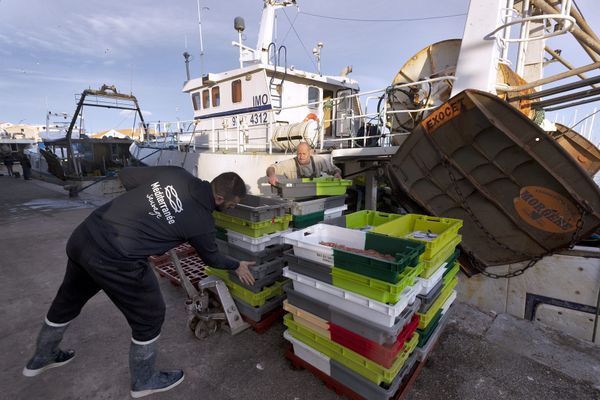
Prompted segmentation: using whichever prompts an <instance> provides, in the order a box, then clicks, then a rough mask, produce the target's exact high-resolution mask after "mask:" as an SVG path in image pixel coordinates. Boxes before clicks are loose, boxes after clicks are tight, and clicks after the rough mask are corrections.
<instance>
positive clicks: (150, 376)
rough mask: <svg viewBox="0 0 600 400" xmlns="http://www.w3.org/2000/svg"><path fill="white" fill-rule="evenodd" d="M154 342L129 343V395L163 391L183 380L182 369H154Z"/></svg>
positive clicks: (136, 396) (137, 395)
mask: <svg viewBox="0 0 600 400" xmlns="http://www.w3.org/2000/svg"><path fill="white" fill-rule="evenodd" d="M155 361H156V342H151V343H148V344H136V343H133V342H132V343H131V348H130V350H129V371H130V373H131V397H133V398H139V397H143V396H147V395H149V394H152V393H158V392H165V391H167V390H170V389H172V388H174V387H175V386H177V385H179V384H180V383H181V382H183V378H184V376H185V375H184V373H183V371H182V370H179V369H178V370H173V371H155V370H154V362H155Z"/></svg>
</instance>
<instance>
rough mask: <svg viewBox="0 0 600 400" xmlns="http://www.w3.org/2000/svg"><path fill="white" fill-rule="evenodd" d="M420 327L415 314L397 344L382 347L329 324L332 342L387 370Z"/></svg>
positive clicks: (401, 333) (399, 336)
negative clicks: (405, 343)
mask: <svg viewBox="0 0 600 400" xmlns="http://www.w3.org/2000/svg"><path fill="white" fill-rule="evenodd" d="M418 326H419V316H418V315H417V314H415V315H414V316H413V318H412V319H411V320H410V322H409V323H408V324H407V325H406V326H405V327H404V329H402V331H401V332H400V334H399V335H398V338H397V340H396V342H395V343H394V344H393V345H391V346H385V345H381V344H379V343H377V342H374V341H372V340H369V339H366V338H365V337H363V336H360V335H357V334H356V333H354V332H352V331H349V330H347V329H345V328H342V327H341V326H339V325H335V324H332V323H329V332H330V333H331V340H332V341H334V342H336V343H338V344H341V345H342V346H344V347H347V348H349V349H350V350H352V351H355V352H357V353H358V354H360V355H362V356H364V357H366V358H368V359H369V360H373V361H375V362H376V363H378V364H380V365H383V366H384V367H386V368H391V367H392V364H394V360H395V359H396V356H397V355H398V353H399V352H400V350H402V347H403V346H404V342H406V340H407V339H409V338H410V337H411V336H412V335H413V333H414V332H415V331H416V330H417V327H418Z"/></svg>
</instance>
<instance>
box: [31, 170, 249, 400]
mask: <svg viewBox="0 0 600 400" xmlns="http://www.w3.org/2000/svg"><path fill="white" fill-rule="evenodd" d="M119 177H120V179H121V181H122V182H123V185H124V186H125V189H126V190H127V192H126V193H124V194H122V195H121V196H119V197H117V198H115V199H114V200H112V201H111V202H109V203H107V204H105V205H103V206H102V207H100V208H98V209H97V210H95V211H94V212H93V213H92V214H91V215H90V216H89V217H87V218H86V219H85V221H83V222H82V223H81V224H80V225H79V226H78V227H77V228H76V229H75V231H74V232H73V234H72V235H71V237H70V239H69V241H68V243H67V256H68V262H67V271H66V274H65V277H64V280H63V283H62V285H61V287H60V288H59V290H58V293H57V295H56V297H55V299H54V301H53V302H52V305H51V306H50V310H49V311H48V314H47V315H46V319H45V322H44V324H43V326H42V329H41V331H40V333H39V336H38V339H37V343H36V351H35V355H34V356H33V357H32V358H31V360H29V362H28V363H27V366H26V367H25V368H24V369H23V374H24V375H25V376H36V375H38V374H40V373H41V372H43V371H44V370H46V369H49V368H54V367H59V366H62V365H64V364H66V363H68V362H69V361H71V359H72V358H73V356H74V355H75V353H74V351H72V350H67V351H63V350H60V349H59V347H58V346H59V344H60V342H61V340H62V337H63V333H64V332H65V330H66V329H67V326H68V324H69V323H70V322H71V321H72V320H73V319H74V318H75V317H77V315H79V313H80V312H81V309H82V307H83V306H84V305H85V303H86V302H87V301H88V300H89V299H91V298H92V297H93V296H94V295H95V294H96V293H98V292H99V291H100V290H104V292H105V293H106V294H107V296H108V297H109V298H110V299H111V300H112V302H113V303H114V304H115V305H116V306H117V307H118V308H119V310H120V311H121V312H122V313H123V314H124V315H125V318H126V319H127V322H128V323H129V325H130V327H131V331H132V339H131V341H132V343H131V347H130V353H129V368H130V373H131V395H132V396H133V397H136V398H137V397H142V396H146V395H148V394H151V393H155V392H162V391H165V390H169V389H171V388H172V387H174V386H176V385H177V384H179V383H180V382H181V381H183V378H184V373H183V371H181V370H173V371H156V370H155V369H154V361H155V359H156V340H157V339H158V337H159V334H160V330H161V327H162V324H163V321H164V317H165V303H164V301H163V298H162V294H161V292H160V287H159V285H158V281H157V279H156V276H155V275H154V272H153V271H152V269H151V268H150V266H149V265H148V263H147V261H146V260H147V258H148V256H150V255H153V254H162V253H164V252H166V251H168V250H169V249H171V248H173V247H175V246H177V245H179V244H181V243H184V242H186V241H187V242H189V243H190V244H191V245H192V246H193V247H194V248H195V249H196V250H197V252H198V254H199V255H200V257H201V258H202V259H203V260H204V262H205V263H206V264H207V265H210V266H213V267H217V268H224V269H231V270H235V272H236V274H237V275H238V276H239V278H240V279H241V280H242V282H244V283H246V284H249V285H251V284H253V283H254V278H253V276H252V273H251V272H250V270H249V268H248V267H249V266H251V265H253V264H254V263H252V262H247V261H240V262H238V261H234V260H232V259H229V258H226V257H224V256H222V255H221V254H219V252H218V250H217V245H216V242H215V237H216V229H215V225H214V220H213V218H212V212H213V211H214V210H215V209H216V210H223V209H226V208H232V207H235V205H236V204H237V203H238V202H239V201H240V200H241V199H242V198H243V197H244V196H245V195H246V186H245V184H244V181H243V180H242V178H240V177H239V176H238V175H237V174H235V173H233V172H227V173H224V174H221V175H219V176H217V177H216V178H215V179H214V180H213V181H212V182H210V183H209V182H206V181H202V180H200V179H198V178H195V177H194V176H192V175H191V174H190V173H188V172H187V171H186V170H184V169H183V168H179V167H147V168H124V169H123V170H121V172H120V173H119Z"/></svg>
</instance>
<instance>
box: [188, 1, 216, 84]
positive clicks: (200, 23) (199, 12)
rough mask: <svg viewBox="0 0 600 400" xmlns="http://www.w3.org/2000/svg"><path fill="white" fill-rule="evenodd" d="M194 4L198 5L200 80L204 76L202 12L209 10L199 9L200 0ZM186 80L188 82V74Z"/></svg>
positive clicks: (205, 8)
mask: <svg viewBox="0 0 600 400" xmlns="http://www.w3.org/2000/svg"><path fill="white" fill-rule="evenodd" d="M196 4H197V5H198V31H199V33H200V77H201V78H202V77H203V76H204V42H203V41H202V10H210V8H208V7H200V0H196ZM184 57H185V55H184ZM188 80H190V78H189V73H188Z"/></svg>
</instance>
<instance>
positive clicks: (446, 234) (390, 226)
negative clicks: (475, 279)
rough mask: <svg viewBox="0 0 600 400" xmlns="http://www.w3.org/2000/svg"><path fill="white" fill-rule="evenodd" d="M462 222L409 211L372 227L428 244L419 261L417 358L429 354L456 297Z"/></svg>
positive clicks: (381, 231)
mask: <svg viewBox="0 0 600 400" xmlns="http://www.w3.org/2000/svg"><path fill="white" fill-rule="evenodd" d="M462 224H463V223H462V221H461V220H459V219H453V218H438V217H431V216H427V215H419V214H406V215H403V216H401V217H399V218H397V219H394V220H393V221H390V222H387V223H384V224H381V225H379V226H376V227H373V228H372V229H371V230H370V232H372V233H375V234H379V235H385V236H388V237H396V238H402V239H406V240H409V241H413V242H415V243H422V244H423V245H424V246H425V250H424V252H423V255H422V256H421V260H420V263H421V265H422V266H423V270H422V272H421V273H420V275H419V278H417V279H418V281H419V283H420V285H421V291H420V293H419V295H418V297H419V298H420V300H421V307H420V309H419V311H418V313H417V314H418V315H419V318H420V319H419V326H418V329H417V332H418V333H419V344H418V346H417V353H418V358H419V359H423V358H425V357H426V356H427V354H428V353H429V351H430V350H431V347H432V346H433V344H434V343H435V342H436V339H437V337H438V336H439V334H440V332H441V331H442V329H443V327H444V325H445V323H446V320H447V319H448V317H447V311H448V309H449V308H450V306H451V305H452V303H453V302H454V300H455V299H456V291H455V290H454V289H455V287H456V285H457V283H458V278H457V274H458V271H459V269H460V266H459V264H458V261H457V258H458V256H459V250H458V249H457V248H456V246H457V245H458V244H459V243H460V241H461V235H459V234H458V231H459V230H460V228H461V227H462Z"/></svg>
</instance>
